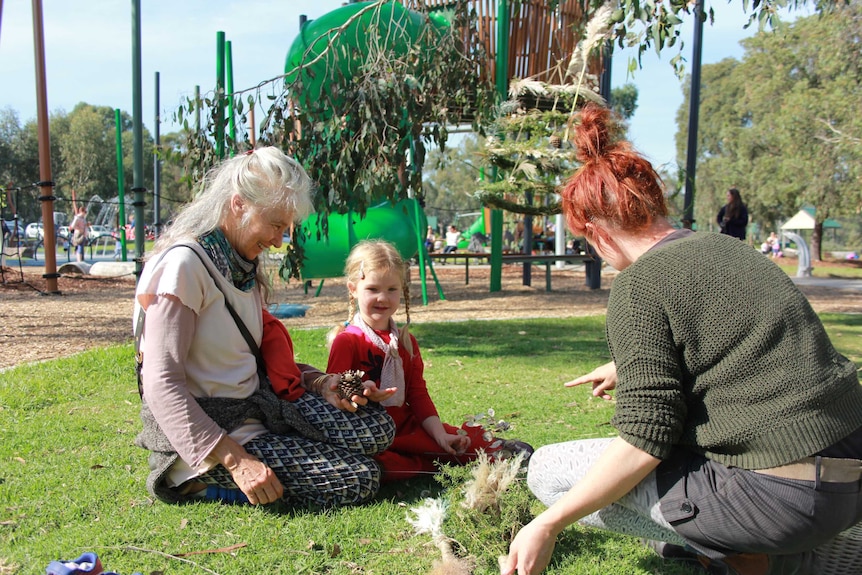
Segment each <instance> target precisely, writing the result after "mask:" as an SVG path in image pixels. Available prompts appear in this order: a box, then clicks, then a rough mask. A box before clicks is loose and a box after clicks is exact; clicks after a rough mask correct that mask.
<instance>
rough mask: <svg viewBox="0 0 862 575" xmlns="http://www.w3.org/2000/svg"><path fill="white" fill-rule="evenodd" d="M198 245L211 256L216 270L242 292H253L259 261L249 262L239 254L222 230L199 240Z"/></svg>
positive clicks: (217, 229) (216, 230)
mask: <svg viewBox="0 0 862 575" xmlns="http://www.w3.org/2000/svg"><path fill="white" fill-rule="evenodd" d="M198 243H199V244H200V245H201V247H202V248H203V249H204V251H205V252H206V253H207V255H209V257H210V259H211V260H212V261H213V264H215V267H216V269H217V270H218V271H219V272H221V274H222V275H223V276H224V277H225V278H227V279H228V280H230V282H231V283H232V284H233V285H234V287H236V288H237V289H240V290H242V291H245V292H247V291H251V290H252V289H253V288H254V285H255V276H256V275H257V260H255V261H249V260H247V259H245V258H244V257H242V256H241V255H240V254H239V252H237V251H236V250H235V249H234V247H233V246H232V245H230V242H229V241H227V238H226V237H225V235H224V232H223V231H221V228H216V229H214V230H213V231H211V232H209V233H208V234H204V235H203V236H201V237H200V238H198Z"/></svg>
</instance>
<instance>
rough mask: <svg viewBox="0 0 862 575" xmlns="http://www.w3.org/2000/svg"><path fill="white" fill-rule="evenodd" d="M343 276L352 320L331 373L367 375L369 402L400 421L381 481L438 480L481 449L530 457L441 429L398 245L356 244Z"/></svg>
mask: <svg viewBox="0 0 862 575" xmlns="http://www.w3.org/2000/svg"><path fill="white" fill-rule="evenodd" d="M345 276H346V278H347V289H348V293H349V301H348V318H347V321H346V322H345V323H344V324H343V325H340V326H338V327H336V328H334V329H333V330H332V331H331V332H330V334H329V345H330V351H329V364H328V366H327V372H329V373H339V372H344V371H347V370H361V371H363V372H365V373H364V376H363V379H364V386H365V392H364V393H365V396H366V397H367V398H368V399H370V400H371V401H377V402H380V403H381V404H382V405H383V406H384V407H386V411H387V412H388V413H389V415H390V416H391V417H392V419H393V420H394V421H395V430H396V431H395V440H394V441H393V442H392V445H391V446H390V447H389V449H387V450H386V451H384V452H383V453H381V454H378V455H376V456H374V459H375V460H376V461H377V462H378V463H379V464H380V465H381V467H382V468H383V481H393V480H397V479H406V478H409V477H413V476H416V475H419V474H421V473H427V472H434V471H436V466H435V463H437V462H444V463H457V464H464V463H467V462H469V461H472V460H473V459H475V458H476V457H477V451H478V450H480V449H482V450H484V451H485V452H486V453H489V454H492V453H497V455H498V456H502V455H503V453H504V451H502V450H505V453H506V454H509V453H512V452H514V451H526V452H527V454H529V453H531V452H532V448H531V447H530V446H529V445H527V444H525V443H523V442H518V441H505V442H504V441H500V440H497V439H495V438H493V437H490V434H487V435H488V437H483V434H484V433H485V432H484V430H483V429H482V428H481V427H470V426H467V425H466V424H465V425H462V426H461V427H460V428H457V427H454V426H452V425H449V424H446V423H443V422H442V421H440V417H439V415H438V413H437V408H436V407H435V405H434V402H433V401H432V400H431V397H430V396H429V394H428V388H427V386H426V384H425V376H424V364H423V362H422V355H421V353H420V351H419V345H418V343H417V342H416V339H415V338H414V337H413V335H411V334H410V332H409V330H408V326H409V324H410V292H409V282H408V279H407V265H406V263H405V262H404V260H403V259H402V258H401V256H400V254H399V253H398V251H397V250H396V249H395V247H394V246H392V244H390V243H388V242H386V241H382V240H366V241H363V242H360V243H359V244H357V245H356V246H355V247H354V248H353V250H352V251H351V253H350V255H349V256H348V258H347V262H346V264H345ZM402 298H403V300H404V307H405V313H406V315H407V322H406V324H405V325H404V326H403V327H402V328H401V329H400V330H399V329H398V327H397V325H396V323H395V320H394V319H393V317H392V316H393V315H394V314H395V312H396V311H398V308H399V307H400V303H401V300H402Z"/></svg>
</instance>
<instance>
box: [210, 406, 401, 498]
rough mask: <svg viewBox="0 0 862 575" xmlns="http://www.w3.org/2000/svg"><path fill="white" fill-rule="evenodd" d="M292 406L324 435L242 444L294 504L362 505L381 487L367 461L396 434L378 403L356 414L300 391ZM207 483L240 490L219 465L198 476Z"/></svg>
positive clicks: (260, 439)
mask: <svg viewBox="0 0 862 575" xmlns="http://www.w3.org/2000/svg"><path fill="white" fill-rule="evenodd" d="M294 404H295V405H296V406H297V407H298V408H299V411H300V412H301V413H302V415H304V416H305V418H306V419H307V420H308V422H309V423H310V424H311V425H312V426H314V427H315V428H317V429H319V430H320V431H322V432H323V433H324V434H325V436H326V439H325V440H324V441H323V442H319V441H315V440H312V439H308V438H306V437H302V436H300V435H295V436H294V435H274V434H271V433H269V434H266V435H261V436H260V437H256V438H255V439H253V440H251V441H249V442H248V443H246V444H245V445H244V447H245V449H246V451H248V452H249V453H250V454H251V455H254V456H255V457H257V458H258V459H260V460H261V461H262V462H264V463H265V464H266V465H268V466H269V467H270V469H272V471H273V472H274V473H275V475H276V477H278V479H279V481H281V484H282V485H283V486H284V497H283V499H284V501H286V502H287V503H290V504H293V505H309V504H312V505H322V506H338V505H351V504H357V503H362V502H363V501H367V500H368V499H370V498H371V497H373V496H374V495H375V494H376V493H377V489H378V488H379V487H380V475H381V471H380V467H379V466H378V465H377V463H375V462H374V460H373V459H371V456H372V455H376V454H378V453H381V452H382V451H384V450H386V448H387V447H389V445H390V444H391V443H392V439H393V438H394V437H395V423H394V422H393V421H392V418H391V417H389V415H388V414H387V413H386V410H385V409H384V408H382V407H380V406H379V405H378V404H370V403H369V404H368V405H366V406H364V407H360V408H359V409H358V410H357V411H356V413H350V412H346V411H341V410H339V409H336V408H335V407H333V406H331V405H330V404H329V403H327V402H326V400H324V399H323V398H322V397H320V396H319V395H316V394H313V393H308V392H306V393H304V394H303V395H302V397H300V398H299V399H297V400H296V401H295V402H294ZM198 480H199V481H201V482H203V483H206V484H207V485H216V486H219V487H223V488H226V489H238V487H237V485H236V483H234V481H233V478H232V477H231V474H230V472H228V470H227V469H225V468H224V467H223V466H221V465H217V466H216V467H214V468H213V469H211V470H210V471H208V472H207V473H205V474H204V475H201V476H200V477H199V478H198Z"/></svg>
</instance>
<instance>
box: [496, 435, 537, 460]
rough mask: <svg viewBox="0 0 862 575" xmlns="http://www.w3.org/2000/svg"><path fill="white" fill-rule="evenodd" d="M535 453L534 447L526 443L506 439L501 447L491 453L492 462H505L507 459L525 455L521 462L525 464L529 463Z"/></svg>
mask: <svg viewBox="0 0 862 575" xmlns="http://www.w3.org/2000/svg"><path fill="white" fill-rule="evenodd" d="M533 451H534V449H533V446H532V445H530V444H529V443H527V442H525V441H520V440H518V439H505V440H503V443H502V444H501V445H500V447H499V448H498V449H497V450H496V451H494V452H492V453H491V460H492V461H505V460H506V459H510V458H512V457H516V456H518V455H519V454H521V453H523V454H524V458H523V459H522V460H521V463H522V464H523V463H526V462H527V461H529V459H530V456H531V455H533Z"/></svg>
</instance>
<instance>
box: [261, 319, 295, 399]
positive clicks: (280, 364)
mask: <svg viewBox="0 0 862 575" xmlns="http://www.w3.org/2000/svg"><path fill="white" fill-rule="evenodd" d="M260 354H261V356H262V357H263V363H264V364H265V365H266V373H267V375H268V376H269V382H270V383H271V384H272V390H273V391H274V392H275V394H276V395H277V396H279V397H280V398H282V399H286V400H287V401H294V400H296V399H299V397H300V396H302V394H303V393H305V388H303V387H302V374H301V373H300V371H299V367H298V366H297V365H296V361H295V360H294V356H293V341H291V339H290V334H289V333H287V328H286V327H284V324H283V323H281V321H280V320H279V319H278V318H276V317H275V316H274V315H272V314H271V313H269V312H268V311H267V310H263V338H262V339H261V341H260Z"/></svg>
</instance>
